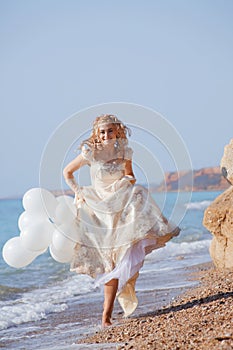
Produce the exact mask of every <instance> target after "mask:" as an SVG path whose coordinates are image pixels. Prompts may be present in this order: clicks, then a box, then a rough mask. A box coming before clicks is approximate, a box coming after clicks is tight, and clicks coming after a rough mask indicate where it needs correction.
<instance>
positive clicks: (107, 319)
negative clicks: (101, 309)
mask: <svg viewBox="0 0 233 350" xmlns="http://www.w3.org/2000/svg"><path fill="white" fill-rule="evenodd" d="M111 325H112V322H111V316H108V315H105V314H104V313H103V317H102V327H109V326H111Z"/></svg>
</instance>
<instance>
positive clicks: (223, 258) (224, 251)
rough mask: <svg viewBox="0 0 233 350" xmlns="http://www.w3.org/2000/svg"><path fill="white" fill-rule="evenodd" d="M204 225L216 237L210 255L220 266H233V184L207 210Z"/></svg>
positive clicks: (217, 265)
mask: <svg viewBox="0 0 233 350" xmlns="http://www.w3.org/2000/svg"><path fill="white" fill-rule="evenodd" d="M203 225H204V226H205V227H206V228H207V230H209V231H210V232H211V233H212V234H213V235H214V238H213V240H212V242H211V245H210V256H211V258H212V260H213V262H214V264H215V266H216V267H218V268H233V186H231V187H230V188H229V189H227V190H226V191H225V192H223V193H222V194H221V195H220V196H218V197H217V198H216V199H215V200H214V201H213V202H212V203H211V205H210V206H209V207H208V208H207V209H206V210H205V213H204V219H203Z"/></svg>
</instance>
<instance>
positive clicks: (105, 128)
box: [99, 124, 117, 142]
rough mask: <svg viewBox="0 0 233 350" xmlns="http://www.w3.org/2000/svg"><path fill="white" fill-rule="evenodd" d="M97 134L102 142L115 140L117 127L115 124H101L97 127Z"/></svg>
mask: <svg viewBox="0 0 233 350" xmlns="http://www.w3.org/2000/svg"><path fill="white" fill-rule="evenodd" d="M99 136H100V139H101V141H102V142H104V141H109V140H115V139H116V137H117V127H116V125H115V124H103V125H102V126H100V127H99Z"/></svg>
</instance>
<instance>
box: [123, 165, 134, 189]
mask: <svg viewBox="0 0 233 350" xmlns="http://www.w3.org/2000/svg"><path fill="white" fill-rule="evenodd" d="M125 176H128V177H129V178H132V180H130V182H131V184H132V185H134V184H135V182H136V179H135V176H134V173H133V168H132V161H131V160H126V162H125Z"/></svg>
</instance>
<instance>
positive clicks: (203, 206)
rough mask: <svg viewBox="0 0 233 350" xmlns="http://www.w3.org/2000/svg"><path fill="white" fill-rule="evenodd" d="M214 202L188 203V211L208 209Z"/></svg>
mask: <svg viewBox="0 0 233 350" xmlns="http://www.w3.org/2000/svg"><path fill="white" fill-rule="evenodd" d="M211 203H212V201H207V200H205V201H201V202H191V203H186V205H185V206H186V208H187V210H204V209H206V208H207V207H208V206H209V205H210V204H211Z"/></svg>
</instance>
